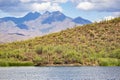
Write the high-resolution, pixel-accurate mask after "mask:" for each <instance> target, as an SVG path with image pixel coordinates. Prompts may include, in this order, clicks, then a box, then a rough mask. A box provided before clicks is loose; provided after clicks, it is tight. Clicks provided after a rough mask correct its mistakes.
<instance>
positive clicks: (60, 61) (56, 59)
mask: <svg viewBox="0 0 120 80" xmlns="http://www.w3.org/2000/svg"><path fill="white" fill-rule="evenodd" d="M62 62H63V61H62V60H61V59H58V58H55V59H54V60H53V64H62Z"/></svg>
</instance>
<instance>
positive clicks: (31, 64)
mask: <svg viewBox="0 0 120 80" xmlns="http://www.w3.org/2000/svg"><path fill="white" fill-rule="evenodd" d="M8 65H9V66H33V65H34V64H33V62H30V61H26V62H20V61H18V62H8Z"/></svg>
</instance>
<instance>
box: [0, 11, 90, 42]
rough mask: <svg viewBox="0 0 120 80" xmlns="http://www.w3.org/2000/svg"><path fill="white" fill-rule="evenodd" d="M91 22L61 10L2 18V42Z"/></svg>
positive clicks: (0, 32)
mask: <svg viewBox="0 0 120 80" xmlns="http://www.w3.org/2000/svg"><path fill="white" fill-rule="evenodd" d="M89 23H91V22H90V21H89V20H86V19H83V18H80V17H78V18H75V19H72V18H70V17H68V16H66V15H64V14H63V13H61V12H59V11H55V12H48V11H46V12H45V13H43V14H40V13H38V12H34V13H32V12H30V13H28V14H26V15H25V16H24V17H20V18H15V17H5V18H0V38H1V39H0V43H4V42H13V41H16V40H23V39H28V38H32V37H35V36H42V35H46V34H49V33H54V32H58V31H61V30H65V29H67V28H72V27H75V26H76V25H83V24H89ZM20 34H21V35H20ZM3 36H4V37H3Z"/></svg>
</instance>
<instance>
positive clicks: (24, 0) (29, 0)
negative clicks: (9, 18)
mask: <svg viewBox="0 0 120 80" xmlns="http://www.w3.org/2000/svg"><path fill="white" fill-rule="evenodd" d="M20 1H21V2H22V3H27V2H31V0H20Z"/></svg>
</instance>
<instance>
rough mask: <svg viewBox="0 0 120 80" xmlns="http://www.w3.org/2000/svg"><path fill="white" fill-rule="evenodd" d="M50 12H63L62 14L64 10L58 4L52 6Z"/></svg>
mask: <svg viewBox="0 0 120 80" xmlns="http://www.w3.org/2000/svg"><path fill="white" fill-rule="evenodd" d="M49 10H50V11H61V12H62V8H61V7H60V6H59V5H58V4H57V3H54V4H52V5H51V7H50V9H49Z"/></svg>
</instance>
